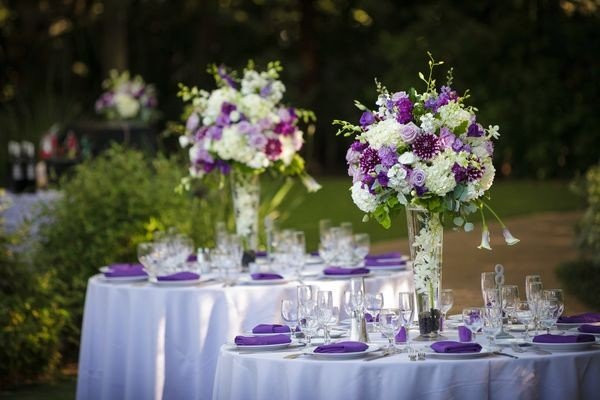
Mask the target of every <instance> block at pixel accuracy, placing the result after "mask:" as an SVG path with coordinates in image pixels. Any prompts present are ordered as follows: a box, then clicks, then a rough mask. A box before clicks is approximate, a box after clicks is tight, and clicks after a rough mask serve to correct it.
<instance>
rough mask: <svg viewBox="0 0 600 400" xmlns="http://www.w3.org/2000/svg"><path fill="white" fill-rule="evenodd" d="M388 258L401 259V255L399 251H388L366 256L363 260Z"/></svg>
mask: <svg viewBox="0 0 600 400" xmlns="http://www.w3.org/2000/svg"><path fill="white" fill-rule="evenodd" d="M390 258H402V253H400V252H399V251H390V252H388V253H380V254H367V256H366V257H365V260H385V259H390Z"/></svg>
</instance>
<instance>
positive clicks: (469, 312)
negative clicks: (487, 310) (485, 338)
mask: <svg viewBox="0 0 600 400" xmlns="http://www.w3.org/2000/svg"><path fill="white" fill-rule="evenodd" d="M462 316H463V323H464V324H465V326H466V327H467V328H468V329H469V330H470V331H471V333H473V341H475V337H476V336H477V331H479V330H480V329H481V327H482V326H483V310H482V309H481V308H479V307H472V308H465V309H463V311H462Z"/></svg>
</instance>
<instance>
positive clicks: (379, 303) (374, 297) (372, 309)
mask: <svg viewBox="0 0 600 400" xmlns="http://www.w3.org/2000/svg"><path fill="white" fill-rule="evenodd" d="M382 307H383V293H367V294H365V309H366V310H367V312H368V313H369V314H370V315H371V317H373V322H375V321H377V314H379V311H380V310H381V309H382Z"/></svg>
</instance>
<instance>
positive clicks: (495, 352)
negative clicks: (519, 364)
mask: <svg viewBox="0 0 600 400" xmlns="http://www.w3.org/2000/svg"><path fill="white" fill-rule="evenodd" d="M492 353H493V354H496V355H498V356H504V357H509V358H514V359H516V360H518V359H519V357H517V356H513V355H512V354H507V353H502V352H501V351H494V352H492Z"/></svg>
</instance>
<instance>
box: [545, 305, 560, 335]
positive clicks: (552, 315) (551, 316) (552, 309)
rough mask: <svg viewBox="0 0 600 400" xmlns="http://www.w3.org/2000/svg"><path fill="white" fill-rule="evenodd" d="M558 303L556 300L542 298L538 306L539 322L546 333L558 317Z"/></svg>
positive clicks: (548, 332)
mask: <svg viewBox="0 0 600 400" xmlns="http://www.w3.org/2000/svg"><path fill="white" fill-rule="evenodd" d="M559 311H560V305H559V303H558V302H557V301H556V300H542V301H541V307H540V324H541V325H542V327H543V328H546V334H550V329H551V328H552V327H553V326H554V324H556V321H557V320H558V317H559Z"/></svg>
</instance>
